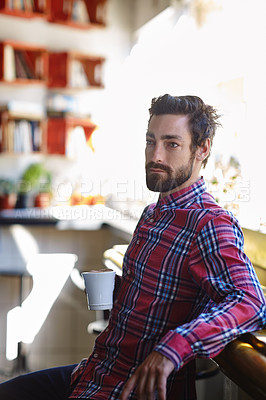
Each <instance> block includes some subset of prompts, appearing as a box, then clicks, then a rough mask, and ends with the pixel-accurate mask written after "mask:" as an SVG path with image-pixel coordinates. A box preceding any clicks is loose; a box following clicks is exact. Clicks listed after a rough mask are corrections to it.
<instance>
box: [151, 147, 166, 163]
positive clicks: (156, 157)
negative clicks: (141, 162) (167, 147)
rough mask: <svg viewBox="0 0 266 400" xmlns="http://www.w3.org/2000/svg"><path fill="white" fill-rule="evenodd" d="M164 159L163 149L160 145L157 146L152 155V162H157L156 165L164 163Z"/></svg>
mask: <svg viewBox="0 0 266 400" xmlns="http://www.w3.org/2000/svg"><path fill="white" fill-rule="evenodd" d="M163 159H164V155H163V147H162V146H161V145H159V144H157V145H156V146H155V147H154V151H153V154H152V161H153V162H156V163H162V162H163Z"/></svg>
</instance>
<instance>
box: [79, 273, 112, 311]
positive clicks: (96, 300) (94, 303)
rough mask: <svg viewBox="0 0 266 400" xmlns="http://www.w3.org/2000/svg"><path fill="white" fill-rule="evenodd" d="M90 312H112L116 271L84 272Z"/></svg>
mask: <svg viewBox="0 0 266 400" xmlns="http://www.w3.org/2000/svg"><path fill="white" fill-rule="evenodd" d="M81 275H82V277H83V279H84V283H85V289H86V294H87V301H88V309H89V310H111V309H112V307H113V291H114V285H115V271H112V270H107V269H105V270H99V271H96V270H93V271H88V272H83V273H82V274H81Z"/></svg>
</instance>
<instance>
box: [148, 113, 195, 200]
mask: <svg viewBox="0 0 266 400" xmlns="http://www.w3.org/2000/svg"><path fill="white" fill-rule="evenodd" d="M145 155H146V183H147V186H148V188H149V189H150V190H152V191H155V192H161V194H162V195H167V194H169V193H172V192H174V191H176V190H177V189H182V188H184V187H186V186H189V185H191V184H192V183H194V182H195V181H196V180H197V178H198V175H196V174H197V173H198V171H195V168H194V160H195V154H194V153H192V151H191V133H190V131H189V126H188V119H187V116H185V115H172V114H164V115H154V116H153V117H152V118H151V120H150V123H149V126H148V131H147V135H146V151H145Z"/></svg>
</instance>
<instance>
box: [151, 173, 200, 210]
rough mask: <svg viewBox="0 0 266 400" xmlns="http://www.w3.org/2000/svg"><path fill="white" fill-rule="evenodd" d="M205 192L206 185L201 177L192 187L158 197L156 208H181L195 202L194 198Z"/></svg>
mask: <svg viewBox="0 0 266 400" xmlns="http://www.w3.org/2000/svg"><path fill="white" fill-rule="evenodd" d="M205 191H206V184H205V181H204V178H203V177H201V178H200V179H199V180H197V182H195V183H193V185H191V186H188V187H186V188H184V189H181V190H177V191H176V192H174V193H172V194H169V195H168V196H165V197H159V199H158V202H157V206H159V207H160V208H161V209H169V208H172V207H175V208H176V207H179V208H183V207H185V206H187V205H188V203H192V202H194V201H195V199H196V197H198V196H200V195H202V194H203V193H204V192H205Z"/></svg>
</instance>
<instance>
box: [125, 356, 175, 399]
mask: <svg viewBox="0 0 266 400" xmlns="http://www.w3.org/2000/svg"><path fill="white" fill-rule="evenodd" d="M173 369H174V364H173V363H172V361H170V360H169V359H168V358H167V357H165V356H163V355H162V354H160V353H158V352H156V351H153V352H152V353H151V354H149V355H148V357H147V358H146V359H145V360H144V362H143V363H142V364H141V365H140V366H139V367H138V368H137V369H136V371H135V372H134V374H133V375H132V376H131V377H130V379H129V380H128V381H127V383H126V384H125V386H124V389H123V392H122V395H121V397H120V400H127V399H128V396H129V394H130V393H131V391H132V390H133V389H134V388H135V387H137V398H138V399H139V400H153V399H154V395H155V390H157V393H158V400H166V383H167V378H168V376H169V375H170V373H171V372H172V371H173Z"/></svg>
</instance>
